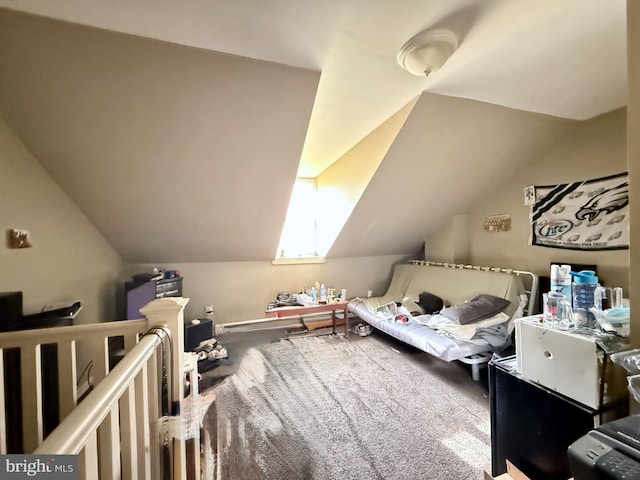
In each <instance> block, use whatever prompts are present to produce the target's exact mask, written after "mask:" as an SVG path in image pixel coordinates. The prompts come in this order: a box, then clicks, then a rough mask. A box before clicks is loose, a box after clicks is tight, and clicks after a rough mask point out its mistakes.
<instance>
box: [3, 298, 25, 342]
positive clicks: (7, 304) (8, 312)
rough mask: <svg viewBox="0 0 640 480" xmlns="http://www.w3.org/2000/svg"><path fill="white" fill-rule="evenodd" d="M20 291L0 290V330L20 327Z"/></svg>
mask: <svg viewBox="0 0 640 480" xmlns="http://www.w3.org/2000/svg"><path fill="white" fill-rule="evenodd" d="M21 323H22V292H0V332H11V331H13V330H18V329H20V324H21Z"/></svg>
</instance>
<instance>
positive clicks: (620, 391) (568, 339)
mask: <svg viewBox="0 0 640 480" xmlns="http://www.w3.org/2000/svg"><path fill="white" fill-rule="evenodd" d="M604 359H605V352H604V351H603V350H602V349H601V348H600V347H599V346H598V345H597V343H596V339H595V337H591V336H587V335H580V334H575V333H570V332H567V331H564V330H557V329H551V328H547V327H546V326H545V325H543V324H542V323H540V322H539V320H538V319H537V317H536V318H522V319H518V320H516V362H517V367H516V368H517V370H518V373H520V374H521V375H523V376H524V377H525V378H528V379H529V380H533V381H534V382H536V383H539V384H540V385H543V386H545V387H547V388H549V389H551V390H555V391H557V392H558V393H561V394H562V395H565V396H567V397H569V398H572V399H574V400H576V401H578V402H580V403H582V404H584V405H587V406H588V407H591V408H593V409H596V410H597V409H599V408H600V407H601V406H604V405H606V404H608V403H609V402H611V401H613V400H617V399H620V398H624V397H625V396H627V389H626V374H625V371H624V370H623V369H622V368H621V367H620V366H618V365H616V364H614V363H613V362H612V361H611V360H610V359H607V362H606V368H604V365H605V363H604ZM603 370H604V373H605V375H604V376H605V378H604V382H605V385H604V392H603V393H604V395H603V403H602V405H600V385H601V379H602V377H603Z"/></svg>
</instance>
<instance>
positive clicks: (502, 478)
mask: <svg viewBox="0 0 640 480" xmlns="http://www.w3.org/2000/svg"><path fill="white" fill-rule="evenodd" d="M484 480H531V479H530V478H529V477H527V476H526V475H525V474H524V473H522V472H521V471H520V469H518V467H516V466H515V465H514V464H513V463H511V462H510V461H509V460H507V473H503V474H502V475H498V476H497V477H492V476H491V475H490V474H489V473H488V472H487V471H485V472H484ZM569 480H573V479H571V478H570V479H569Z"/></svg>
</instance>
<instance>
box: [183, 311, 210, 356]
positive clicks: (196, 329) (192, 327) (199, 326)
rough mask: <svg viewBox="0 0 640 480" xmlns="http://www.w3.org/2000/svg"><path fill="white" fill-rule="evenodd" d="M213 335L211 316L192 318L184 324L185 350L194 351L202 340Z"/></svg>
mask: <svg viewBox="0 0 640 480" xmlns="http://www.w3.org/2000/svg"><path fill="white" fill-rule="evenodd" d="M211 337H213V322H212V321H211V319H209V318H199V319H197V320H192V321H191V322H190V323H189V324H185V326H184V351H185V352H193V351H194V349H195V348H196V347H197V346H198V345H200V342H202V341H204V340H207V339H209V338H211Z"/></svg>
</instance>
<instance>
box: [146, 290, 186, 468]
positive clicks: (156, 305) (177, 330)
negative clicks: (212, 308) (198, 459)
mask: <svg viewBox="0 0 640 480" xmlns="http://www.w3.org/2000/svg"><path fill="white" fill-rule="evenodd" d="M188 302H189V299H188V298H182V297H166V298H161V299H158V300H153V301H152V302H149V303H148V304H147V305H145V306H144V307H142V308H141V309H140V313H142V314H143V315H144V316H145V317H147V321H148V326H149V328H152V327H154V326H164V327H166V328H168V329H169V331H170V332H171V372H170V373H169V374H168V375H169V380H170V382H171V383H170V385H171V387H170V399H169V402H170V403H169V405H170V414H171V415H173V416H177V415H180V413H181V412H182V406H183V399H184V307H185V305H186V304H187V303H188ZM172 451H173V455H172V457H173V475H172V478H174V479H183V478H186V450H185V441H184V439H178V438H174V440H173V449H172Z"/></svg>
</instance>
